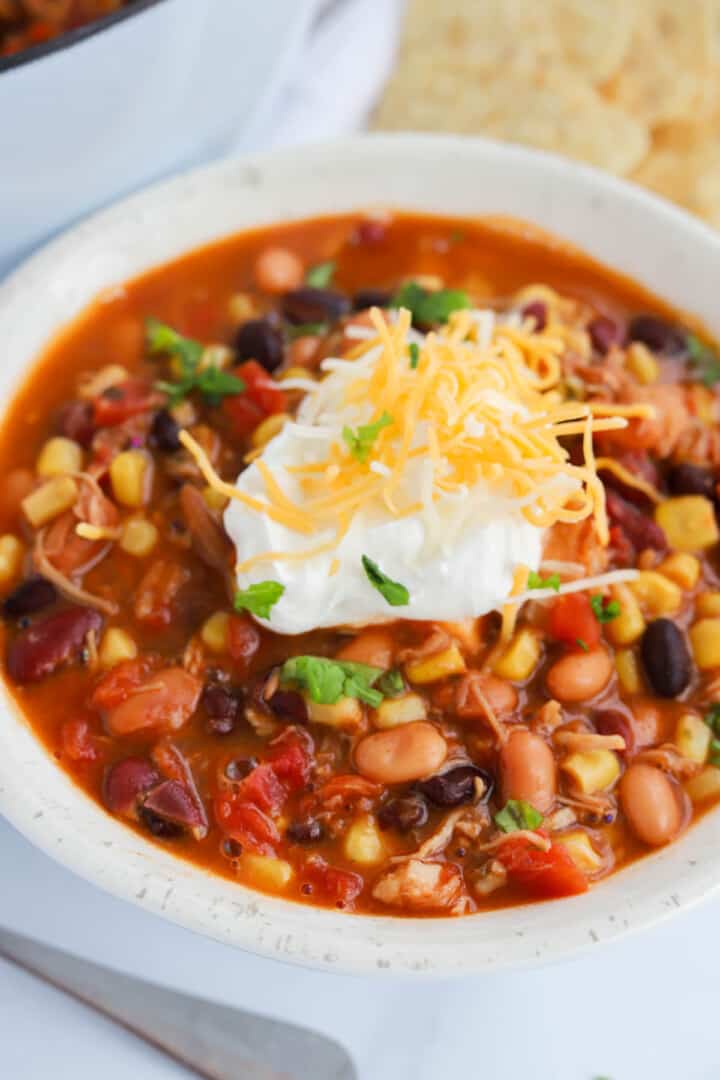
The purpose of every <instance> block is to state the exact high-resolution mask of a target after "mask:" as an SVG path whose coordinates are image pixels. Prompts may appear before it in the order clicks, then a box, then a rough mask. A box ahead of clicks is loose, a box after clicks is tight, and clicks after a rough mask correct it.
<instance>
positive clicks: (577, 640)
mask: <svg viewBox="0 0 720 1080" xmlns="http://www.w3.org/2000/svg"><path fill="white" fill-rule="evenodd" d="M575 644H576V645H577V646H578V648H580V649H582V651H583V652H590V646H589V645H588V643H587V641H583V639H582V638H581V637H576V638H575Z"/></svg>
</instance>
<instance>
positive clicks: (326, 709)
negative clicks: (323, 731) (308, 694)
mask: <svg viewBox="0 0 720 1080" xmlns="http://www.w3.org/2000/svg"><path fill="white" fill-rule="evenodd" d="M305 700H306V703H307V709H308V716H309V719H310V721H311V722H312V723H313V724H326V725H327V727H333V728H339V729H340V730H341V731H357V730H358V729H359V728H361V727H362V725H363V710H362V705H361V704H360V702H359V701H358V700H357V698H352V697H342V698H340V700H339V701H336V702H335V704H334V705H321V704H320V703H319V702H317V701H313V700H312V699H311V698H306V699H305Z"/></svg>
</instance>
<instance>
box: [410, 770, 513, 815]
mask: <svg viewBox="0 0 720 1080" xmlns="http://www.w3.org/2000/svg"><path fill="white" fill-rule="evenodd" d="M476 780H480V781H481V783H482V784H483V785H484V791H483V793H482V799H483V801H487V799H489V798H490V795H491V794H492V789H493V786H494V781H493V779H492V777H491V776H490V774H489V773H487V772H485V770H484V769H480V768H478V766H477V765H456V766H455V768H454V769H448V770H447V772H444V773H438V775H437V776H431V777H430V778H429V779H428V780H420V781H418V783H416V784H415V790H416V791H419V792H420V793H421V794H422V795H424V796H425V797H426V798H427V799H429V800H430V802H431V803H434V804H435V805H436V806H459V805H460V804H461V803H465V802H471V801H472V800H473V799H474V798H475V781H476Z"/></svg>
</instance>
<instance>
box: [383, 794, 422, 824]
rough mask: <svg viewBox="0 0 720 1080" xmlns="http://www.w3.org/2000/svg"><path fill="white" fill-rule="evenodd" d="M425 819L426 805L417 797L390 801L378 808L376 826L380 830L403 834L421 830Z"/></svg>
mask: <svg viewBox="0 0 720 1080" xmlns="http://www.w3.org/2000/svg"><path fill="white" fill-rule="evenodd" d="M427 819H428V808H427V803H426V802H425V800H424V799H421V798H419V797H418V796H417V795H405V796H399V797H398V798H396V799H390V801H389V802H386V803H385V805H384V806H382V807H381V808H380V812H379V814H378V824H379V825H380V828H381V829H397V830H398V832H403V833H404V832H410V830H411V829H420V828H422V826H423V825H425V824H426V822H427Z"/></svg>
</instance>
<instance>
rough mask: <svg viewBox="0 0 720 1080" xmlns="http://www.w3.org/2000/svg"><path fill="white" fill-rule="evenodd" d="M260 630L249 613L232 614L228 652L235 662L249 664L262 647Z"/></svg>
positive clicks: (229, 622) (228, 630) (228, 633)
mask: <svg viewBox="0 0 720 1080" xmlns="http://www.w3.org/2000/svg"><path fill="white" fill-rule="evenodd" d="M260 641H261V638H260V631H259V630H258V628H257V626H256V625H255V623H254V622H253V621H252V619H251V618H250V616H249V615H231V616H230V619H229V621H228V629H227V642H228V652H229V653H230V656H231V658H232V659H233V660H234V661H235V663H241V664H249V663H250V661H251V660H252V658H253V657H254V655H255V653H256V652H257V651H258V649H259V648H260Z"/></svg>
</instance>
